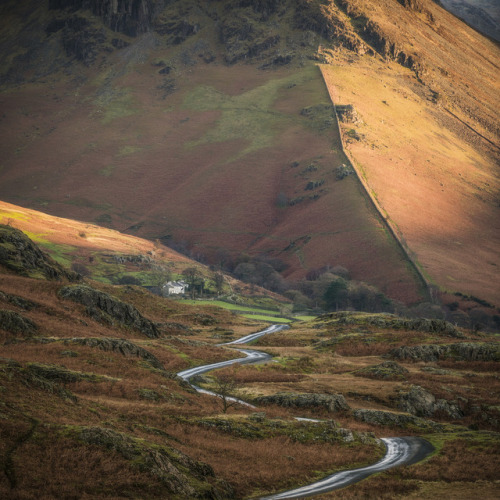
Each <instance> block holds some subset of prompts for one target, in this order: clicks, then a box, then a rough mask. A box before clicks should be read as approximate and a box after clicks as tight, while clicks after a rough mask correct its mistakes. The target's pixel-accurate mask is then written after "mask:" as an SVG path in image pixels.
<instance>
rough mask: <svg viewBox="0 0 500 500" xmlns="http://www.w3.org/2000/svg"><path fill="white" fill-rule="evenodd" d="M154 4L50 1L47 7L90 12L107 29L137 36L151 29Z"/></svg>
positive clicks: (148, 0)
mask: <svg viewBox="0 0 500 500" xmlns="http://www.w3.org/2000/svg"><path fill="white" fill-rule="evenodd" d="M156 3H157V2H155V1H154V0H50V1H49V7H50V8H51V9H68V10H70V11H76V10H90V11H91V12H92V13H93V14H94V15H95V16H98V17H99V18H100V19H101V20H102V22H103V23H104V24H105V25H106V26H107V27H108V28H109V29H111V30H113V31H116V32H120V33H123V34H125V35H128V36H137V35H140V34H141V33H146V32H147V31H149V29H150V28H151V20H152V18H153V15H154V12H155V4H156ZM158 3H159V4H160V3H163V2H158Z"/></svg>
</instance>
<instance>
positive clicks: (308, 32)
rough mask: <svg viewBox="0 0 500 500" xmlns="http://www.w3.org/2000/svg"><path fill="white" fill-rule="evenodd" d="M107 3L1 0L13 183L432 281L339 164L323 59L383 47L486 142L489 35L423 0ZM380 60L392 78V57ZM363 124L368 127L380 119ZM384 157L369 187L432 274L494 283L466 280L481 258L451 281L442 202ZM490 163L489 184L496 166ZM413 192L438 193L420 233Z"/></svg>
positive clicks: (361, 273) (300, 262) (44, 194)
mask: <svg viewBox="0 0 500 500" xmlns="http://www.w3.org/2000/svg"><path fill="white" fill-rule="evenodd" d="M111 5H112V4H111V3H108V2H104V3H100V2H97V3H96V2H92V1H88V2H69V1H52V2H49V3H42V4H39V5H38V6H37V7H36V8H33V10H31V3H30V2H28V1H26V2H22V3H14V2H12V3H11V2H7V3H6V4H4V5H3V6H2V9H3V13H4V14H8V15H9V16H10V17H7V16H4V18H5V19H7V18H8V19H9V21H10V22H9V28H8V29H7V23H6V24H5V25H4V29H3V37H2V40H3V42H2V43H3V45H2V46H3V47H5V48H7V47H10V46H13V44H14V45H15V47H16V51H10V53H9V52H7V51H5V52H4V54H8V53H9V54H10V55H9V56H5V57H4V58H3V61H2V66H1V68H2V75H3V77H2V81H3V88H4V92H3V93H2V96H1V98H2V107H3V109H4V110H5V111H4V115H3V119H2V122H1V123H0V127H1V128H2V141H3V142H2V145H1V148H2V153H3V158H4V160H3V162H2V166H3V168H2V170H1V172H0V178H1V184H0V197H1V198H3V199H6V200H8V201H11V202H15V203H18V204H21V205H24V206H30V207H33V208H40V209H43V210H45V211H47V212H49V213H52V214H57V215H65V216H68V217H71V218H78V219H80V220H87V221H95V222H98V223H100V224H106V225H109V226H110V227H114V228H115V229H118V230H121V231H127V232H130V233H133V234H137V235H140V236H144V237H148V238H151V239H157V238H158V239H161V240H162V241H164V242H167V243H168V244H172V245H174V246H175V247H177V248H181V249H183V250H188V251H191V253H192V254H193V255H197V256H203V258H205V259H208V260H209V262H218V261H221V260H225V261H228V260H229V259H228V258H227V254H228V253H229V255H230V256H232V257H235V256H237V255H238V254H240V253H242V252H246V253H249V254H251V255H259V254H264V255H267V256H271V257H274V258H279V259H281V260H282V261H284V263H285V264H286V265H287V266H288V268H287V270H286V271H285V275H286V276H287V277H289V278H292V279H296V278H300V277H303V276H304V275H305V274H306V273H307V272H308V271H310V270H313V269H317V268H321V267H324V266H326V265H330V266H335V265H342V266H344V267H346V268H348V269H349V271H350V272H351V274H352V276H353V277H354V278H355V279H362V280H364V281H368V282H370V283H372V284H374V285H376V286H378V287H379V288H380V289H381V290H382V291H383V292H384V293H386V294H388V295H390V296H392V297H395V298H398V299H400V300H402V301H404V302H407V303H412V302H416V301H419V300H422V298H423V297H424V296H425V294H423V292H422V289H421V283H420V280H419V279H418V276H417V275H416V274H415V273H414V272H413V271H412V270H411V266H410V265H409V264H408V261H407V258H406V256H405V255H404V253H403V252H402V251H401V249H400V247H399V246H398V244H397V243H396V242H395V241H394V240H393V239H392V237H391V236H390V235H388V234H387V233H386V229H385V226H384V221H383V219H382V218H381V217H380V216H379V214H377V212H376V211H375V210H374V208H373V206H372V205H371V203H370V202H369V201H368V200H367V199H366V194H365V193H364V191H363V188H362V187H361V185H360V184H359V182H358V181H357V180H356V178H355V176H352V175H347V176H346V177H344V173H343V172H347V173H349V169H347V171H345V170H344V167H343V165H344V164H346V163H347V164H348V163H349V162H348V160H347V158H345V156H344V155H343V153H342V144H341V139H340V136H339V135H338V130H337V123H336V116H335V114H334V113H333V110H332V107H331V100H330V98H331V95H332V94H331V93H330V94H329V93H328V91H327V88H326V86H325V84H324V81H323V79H322V74H321V72H320V71H319V70H318V68H317V66H316V65H317V63H318V62H321V63H327V64H329V65H331V66H330V67H331V69H332V71H333V73H335V66H334V65H335V64H337V63H339V64H344V63H345V64H347V68H352V69H353V73H352V74H356V71H357V69H359V68H361V67H362V61H365V60H366V61H376V60H377V57H379V56H378V55H377V54H381V55H382V56H383V57H385V58H388V59H395V60H396V61H398V62H399V63H401V64H402V65H403V66H405V67H408V68H409V69H408V71H407V73H405V78H406V81H405V82H404V83H403V88H404V89H406V88H412V89H414V90H415V92H417V93H418V94H419V95H425V96H430V98H431V99H432V98H433V96H434V97H435V96H436V95H437V94H436V92H439V96H440V97H439V103H436V104H435V108H437V107H439V106H441V103H442V102H446V103H449V106H448V108H447V109H450V111H452V112H453V113H454V114H455V115H456V116H458V117H459V118H460V119H461V120H463V121H464V122H465V123H466V124H467V125H468V126H470V127H472V128H473V129H475V130H477V131H478V132H479V133H480V134H481V135H483V136H484V137H485V138H486V139H487V140H486V141H483V140H482V139H479V143H478V140H477V139H476V137H477V134H475V133H473V134H472V139H471V138H470V137H469V136H468V135H467V134H464V133H460V134H458V137H457V138H456V139H457V143H456V145H455V146H454V147H456V148H458V149H460V148H462V147H463V146H461V142H462V141H465V142H468V141H469V140H470V141H469V142H472V145H473V147H479V148H490V149H491V148H493V146H491V142H495V141H496V137H497V134H498V126H497V124H496V119H495V115H494V109H495V98H496V97H497V95H498V94H497V93H496V92H497V90H498V89H497V87H496V83H495V79H494V74H495V71H496V69H495V65H494V64H495V63H494V60H495V57H496V56H497V55H498V49H497V48H496V47H495V46H494V45H493V44H491V42H488V41H486V40H485V39H483V38H482V37H480V36H479V35H478V34H477V33H475V32H473V31H472V30H470V29H469V28H467V27H466V26H465V25H463V24H462V23H460V22H459V21H457V20H456V19H455V18H453V17H452V16H451V15H450V14H448V13H446V12H445V11H444V10H443V9H440V8H439V7H436V6H434V5H433V4H432V3H431V2H397V1H396V0H394V1H391V0H387V1H385V2H382V3H379V4H378V6H377V7H373V6H371V4H369V3H366V2H362V1H354V0H351V1H339V2H328V3H322V2H321V3H320V2H317V1H312V0H301V1H300V2H289V1H285V0H273V1H263V2H245V1H240V2H212V3H210V4H206V3H205V2H197V1H194V0H193V1H187V2H171V3H169V4H168V5H167V6H163V4H162V3H161V2H153V1H146V0H144V1H141V2H136V3H133V2H123V3H122V4H120V7H119V8H118V7H117V10H116V11H113V9H112V8H111ZM133 5H138V6H140V9H138V10H137V11H136V10H134V8H133ZM47 7H50V8H47ZM77 7H78V8H77ZM139 12H141V14H139ZM397 19H404V21H402V22H399V24H398V21H397ZM103 23H104V24H103ZM406 27H407V28H406ZM448 27H449V29H448ZM413 28H415V29H413ZM113 30H114V31H113ZM456 36H459V37H462V38H467V40H471V41H473V46H474V47H475V50H476V51H479V52H480V53H481V58H478V59H477V64H478V72H479V73H480V74H481V75H482V85H481V93H480V94H479V95H476V94H475V93H472V92H470V91H469V90H468V88H469V86H470V83H471V81H472V80H471V78H472V76H471V72H470V70H467V71H466V70H462V68H466V66H467V61H470V59H471V57H473V56H472V53H471V52H470V51H469V52H467V51H464V53H463V54H462V55H461V56H460V57H457V58H455V59H453V62H452V63H450V64H452V65H453V67H454V72H451V70H450V68H449V66H446V65H445V61H446V58H447V57H448V55H449V51H450V44H451V45H452V44H453V43H454V41H453V40H455V38H454V37H456ZM443 40H445V41H446V44H444V45H437V41H443ZM465 45H467V44H465ZM436 47H437V49H435V48H436ZM49 61H50V62H49ZM332 64H333V65H332ZM367 64H368V65H370V64H371V63H370V62H367ZM443 65H444V66H443ZM370 68H373V69H370V71H377V72H379V74H380V75H381V77H382V79H384V78H388V79H390V78H391V74H392V73H390V71H389V70H387V76H385V75H386V68H385V67H384V65H381V66H378V67H377V66H374V67H370ZM323 74H326V72H325V71H324V70H323ZM382 75H383V76H382ZM332 82H334V85H336V84H338V83H339V82H338V81H337V82H335V81H334V80H332ZM330 90H331V85H330ZM474 90H475V91H478V90H479V86H475V87H474ZM334 100H335V99H334ZM434 100H436V99H434ZM343 101H344V102H343V103H344V104H349V103H350V102H351V100H350V99H349V98H347V96H345V97H344V96H343ZM356 107H359V110H360V114H361V115H362V116H361V118H362V119H364V118H365V117H364V111H362V110H361V106H360V105H358V104H357V103H356ZM403 116H404V112H403ZM450 120H451V121H449V122H448V123H443V126H444V127H448V128H450V127H451V128H452V129H454V128H455V124H456V123H457V122H456V121H455V120H456V119H455V118H451V119H450ZM367 123H368V120H367ZM368 126H369V127H370V130H371V131H374V132H375V133H376V130H377V127H376V125H375V123H373V122H372V123H368ZM467 130H469V129H467ZM363 133H364V132H363ZM392 134H393V135H389V142H394V139H395V136H394V134H397V132H394V131H393V132H392ZM366 135H368V134H366ZM469 135H470V134H469ZM359 138H360V139H362V137H361V136H359ZM409 140H410V141H412V142H415V144H419V143H420V141H421V140H426V139H425V138H424V139H422V138H419V137H416V136H415V135H414V136H412V137H411V138H410V139H409ZM481 141H482V142H486V145H485V146H483V144H482V142H481ZM488 141H490V142H488ZM359 143H360V145H365V146H366V147H367V148H371V144H372V143H370V142H366V141H363V140H361V141H359ZM467 147H469V146H467ZM353 153H355V152H354V150H353ZM494 153H495V150H494V149H491V150H490V152H489V153H488V154H489V155H490V156H489V157H488V156H484V158H483V159H482V160H481V161H482V162H483V163H482V165H481V166H480V167H478V168H479V170H480V171H481V172H483V171H485V170H488V169H489V170H490V171H491V169H492V164H493V161H494V160H493V159H491V158H492V156H491V155H492V154H494ZM493 158H494V157H493ZM370 161H371V160H370ZM382 161H384V160H382ZM474 161H476V160H474ZM362 163H363V164H364V163H366V162H365V159H364V157H363V158H362ZM466 168H469V166H467V167H466ZM366 171H367V172H369V166H366ZM372 172H375V173H371V172H370V175H371V176H372V177H371V178H370V183H369V184H370V186H371V188H372V189H373V190H374V193H373V194H374V196H377V197H379V199H380V200H382V206H383V209H385V210H386V211H387V212H388V213H389V217H390V218H391V219H392V220H393V221H394V222H395V223H396V224H397V225H398V226H399V228H400V229H401V231H402V234H403V238H406V240H407V241H408V244H409V245H410V249H411V250H413V251H414V252H415V253H416V256H417V258H418V259H419V261H421V262H420V264H421V265H422V266H423V268H424V269H425V272H426V273H427V274H428V275H429V276H430V279H431V281H432V280H434V281H435V283H436V284H437V285H438V286H446V287H450V288H452V289H453V290H455V289H460V290H463V291H466V292H474V293H477V294H478V295H480V296H481V297H485V298H487V299H488V300H495V301H496V300H497V297H496V295H495V292H493V290H492V286H491V283H488V282H487V280H485V279H483V278H481V280H480V284H479V285H478V286H473V287H469V288H468V287H467V282H466V283H465V284H463V283H462V281H467V280H468V278H469V276H470V272H469V271H467V273H465V274H461V273H460V272H458V273H456V274H455V275H453V279H454V280H455V281H454V282H453V286H450V282H449V281H446V280H445V281H446V282H445V281H443V280H442V277H443V276H445V275H448V274H450V265H452V266H453V267H454V268H456V267H457V266H456V265H454V264H453V263H451V262H444V263H443V262H440V263H438V264H437V265H436V264H435V262H434V261H433V259H432V255H433V254H434V253H440V252H441V249H442V241H441V240H438V241H436V239H435V238H434V237H432V235H433V234H435V233H436V232H437V231H439V227H440V226H439V225H434V220H435V219H436V215H438V214H439V213H440V210H441V209H440V207H439V206H438V205H437V206H436V207H435V208H434V209H432V208H431V207H430V206H429V204H428V203H426V200H427V199H429V196H431V195H432V194H433V191H432V190H429V187H428V186H425V189H424V190H423V192H422V196H413V197H412V196H408V193H407V192H406V191H401V192H400V193H399V191H398V192H397V193H395V192H394V190H396V191H397V189H398V188H397V186H395V187H394V186H393V187H391V188H390V189H385V186H386V182H385V178H384V173H379V172H378V171H377V170H375V169H372ZM449 175H450V174H449V173H446V174H445V177H446V180H447V179H448V178H449ZM375 176H376V178H375ZM488 177H489V178H488V180H485V182H488V183H489V185H490V188H488V189H490V190H491V192H492V193H494V192H495V189H496V188H497V182H498V181H497V177H496V174H495V173H493V172H492V173H491V174H488ZM407 186H408V190H409V191H410V192H411V191H412V189H413V188H412V187H411V186H412V184H407ZM478 187H479V188H481V189H482V187H481V186H478ZM398 193H399V194H398ZM402 197H404V199H405V203H406V204H407V206H408V210H409V212H411V213H419V212H422V213H423V211H422V209H423V207H424V206H425V208H426V210H427V211H428V215H427V216H426V218H425V221H424V225H425V231H420V233H419V234H420V235H423V239H422V241H421V242H420V241H418V242H417V241H416V240H415V238H414V237H413V233H412V230H411V227H410V226H411V224H409V223H408V222H407V220H405V219H404V218H402V216H400V213H399V211H398V209H397V208H398V207H399V206H400V204H401V203H400V200H401V198H402ZM387 198H388V199H387ZM459 202H460V203H462V202H464V199H462V198H460V199H459ZM465 202H466V206H465V207H464V210H465V211H467V210H469V208H471V209H474V212H475V213H477V217H476V219H475V221H474V222H475V224H476V228H477V229H478V231H479V232H480V231H482V230H483V228H487V227H490V226H491V223H490V220H491V218H492V214H494V213H495V210H496V208H494V207H493V206H492V205H491V203H490V202H489V201H488V202H487V204H486V205H484V206H477V207H476V206H475V205H474V203H475V202H474V200H471V199H469V198H467V199H466V200H465ZM469 203H471V205H470V207H469ZM453 225H454V222H452V226H453ZM461 230H462V228H460V227H457V228H456V231H457V232H460V231H461ZM422 247H424V248H425V249H429V251H428V252H427V251H421V248H422ZM353 248H355V249H356V251H353V250H352V249H353ZM491 248H492V250H491V251H490V252H489V254H488V255H485V257H484V260H488V261H492V262H496V257H495V252H496V251H497V249H498V246H497V242H496V241H493V240H491ZM469 255H470V248H469V247H468V248H467V250H466V251H464V252H463V253H461V251H460V250H459V251H458V253H457V254H456V257H455V259H456V260H455V262H456V261H458V262H465V261H466V259H467V258H468V256H469ZM488 265H489V264H486V263H485V262H484V261H483V259H482V260H481V261H480V262H478V264H477V266H479V267H480V268H481V270H480V274H482V275H483V276H487V275H488ZM455 285H456V286H455ZM462 287H463V288H462Z"/></svg>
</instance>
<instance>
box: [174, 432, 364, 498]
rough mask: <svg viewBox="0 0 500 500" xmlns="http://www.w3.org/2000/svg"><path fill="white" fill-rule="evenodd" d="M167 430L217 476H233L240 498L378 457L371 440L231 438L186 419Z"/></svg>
mask: <svg viewBox="0 0 500 500" xmlns="http://www.w3.org/2000/svg"><path fill="white" fill-rule="evenodd" d="M169 432H170V433H171V434H172V435H174V436H175V437H176V438H177V439H179V441H180V442H181V443H183V445H182V446H181V449H182V450H188V449H189V450H190V453H191V456H192V457H193V458H196V459H197V460H201V461H204V462H207V463H210V464H211V465H212V467H213V468H214V471H215V473H216V475H217V476H218V477H222V478H224V479H226V480H227V481H229V482H230V483H231V484H232V486H233V487H234V488H235V491H236V496H237V498H241V497H242V496H244V495H246V494H248V493H250V492H254V493H257V492H259V493H263V492H268V491H272V490H274V489H283V488H287V487H291V486H292V485H295V484H297V483H299V482H300V483H307V482H308V481H312V480H314V479H317V478H318V477H319V476H320V475H326V474H327V472H325V471H334V470H337V469H339V468H343V467H345V466H346V464H352V465H354V466H356V465H359V464H363V463H370V462H371V461H373V460H374V450H373V448H372V447H370V446H366V447H364V446H356V447H349V446H346V445H335V444H302V443H297V442H296V441H293V440H292V439H290V438H289V437H285V436H278V437H273V438H269V439H265V440H251V441H249V440H248V439H237V438H234V437H233V438H232V439H230V440H227V439H223V438H222V435H221V433H220V432H218V431H216V430H213V429H204V428H199V427H196V428H191V427H187V426H184V425H177V426H175V427H172V428H170V429H169ZM263 464H267V466H263ZM269 464H273V465H272V467H269ZM318 468H320V469H321V471H323V472H318Z"/></svg>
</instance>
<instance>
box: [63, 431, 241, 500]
mask: <svg viewBox="0 0 500 500" xmlns="http://www.w3.org/2000/svg"><path fill="white" fill-rule="evenodd" d="M67 433H68V434H69V435H72V436H74V437H75V438H76V439H78V440H80V441H83V442H84V443H87V444H92V445H97V446H102V447H104V448H106V449H108V450H113V451H116V452H117V453H119V454H120V455H122V456H123V457H124V458H125V459H126V460H128V461H130V462H131V463H132V464H133V466H135V467H138V468H139V469H140V470H141V471H143V472H145V473H148V474H152V475H154V476H155V477H157V478H159V479H160V480H161V481H162V482H163V483H164V484H165V485H166V486H167V488H168V489H169V490H170V491H171V494H172V495H175V498H181V497H182V498H207V499H223V498H232V497H233V491H232V488H231V487H230V486H229V485H228V484H227V483H225V482H220V485H219V487H214V486H212V484H210V483H209V482H208V479H209V478H210V479H211V480H213V479H214V477H215V474H214V471H213V469H212V467H210V466H209V465H207V464H205V463H203V462H197V461H195V460H193V459H191V458H189V457H188V456H187V455H184V453H182V452H180V451H179V450H175V449H173V448H170V447H167V446H160V445H158V444H153V443H148V442H147V441H144V440H142V439H136V438H133V437H131V436H128V435H126V434H123V433H120V432H116V431H113V430H111V429H106V428H104V427H79V428H78V427H72V428H70V429H68V430H67Z"/></svg>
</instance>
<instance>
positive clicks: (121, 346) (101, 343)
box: [63, 337, 164, 370]
mask: <svg viewBox="0 0 500 500" xmlns="http://www.w3.org/2000/svg"><path fill="white" fill-rule="evenodd" d="M63 342H64V343H72V344H78V345H84V346H89V347H95V348H97V349H101V350H102V351H106V352H116V353H119V354H121V355H123V356H133V357H137V358H141V359H144V360H145V361H148V362H149V364H150V365H151V366H152V367H153V368H157V369H158V370H163V369H164V368H163V365H162V363H161V362H160V361H159V360H158V359H157V358H156V357H155V356H154V355H153V354H151V353H150V352H149V351H147V350H146V349H144V348H143V347H140V346H138V345H136V344H134V343H133V342H130V341H129V340H125V339H112V338H95V337H83V338H72V339H64V340H63Z"/></svg>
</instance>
